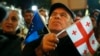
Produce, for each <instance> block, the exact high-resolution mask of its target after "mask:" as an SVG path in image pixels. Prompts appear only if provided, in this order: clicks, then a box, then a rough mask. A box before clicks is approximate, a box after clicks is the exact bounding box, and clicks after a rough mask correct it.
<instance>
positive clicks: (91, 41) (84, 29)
mask: <svg viewBox="0 0 100 56" xmlns="http://www.w3.org/2000/svg"><path fill="white" fill-rule="evenodd" d="M66 31H67V34H68V35H69V37H70V38H71V40H72V42H73V43H74V45H75V47H76V48H77V50H78V51H79V53H80V54H81V55H86V54H88V53H91V54H94V53H95V51H96V50H97V48H98V45H99V44H98V42H97V40H96V38H95V36H94V32H93V26H92V22H91V20H90V18H89V16H86V17H84V18H82V19H81V20H80V21H78V22H76V23H75V24H73V25H72V26H70V27H69V28H67V29H66Z"/></svg>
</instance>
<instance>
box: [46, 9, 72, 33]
mask: <svg viewBox="0 0 100 56" xmlns="http://www.w3.org/2000/svg"><path fill="white" fill-rule="evenodd" d="M71 24H72V19H71V17H70V15H69V13H67V12H66V11H65V10H64V9H62V8H57V9H55V10H54V11H53V12H52V14H51V16H50V19H49V24H48V28H49V29H50V31H51V32H56V33H57V32H60V31H61V30H63V29H65V28H67V27H69V26H70V25H71Z"/></svg>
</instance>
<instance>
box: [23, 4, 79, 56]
mask: <svg viewBox="0 0 100 56" xmlns="http://www.w3.org/2000/svg"><path fill="white" fill-rule="evenodd" d="M73 18H74V14H73V13H72V11H71V10H70V9H69V8H68V7H66V6H65V5H63V4H61V3H55V4H53V5H52V6H51V9H50V12H49V21H48V28H49V30H50V33H47V34H43V35H42V36H41V37H40V38H39V39H37V40H35V41H33V42H31V43H30V44H28V45H26V46H25V48H24V50H23V53H22V54H23V56H43V55H46V56H68V55H70V56H80V54H79V53H78V51H77V49H76V48H75V46H74V45H73V43H72V41H71V39H70V38H69V36H67V34H66V33H65V32H63V33H62V34H60V35H59V36H56V35H57V34H58V33H59V32H60V31H62V30H63V29H65V28H67V27H69V26H70V25H72V24H73Z"/></svg>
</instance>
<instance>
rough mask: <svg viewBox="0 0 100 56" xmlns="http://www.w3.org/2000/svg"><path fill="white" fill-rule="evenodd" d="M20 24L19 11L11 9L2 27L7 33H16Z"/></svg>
mask: <svg viewBox="0 0 100 56" xmlns="http://www.w3.org/2000/svg"><path fill="white" fill-rule="evenodd" d="M18 25H19V16H18V11H15V10H11V11H9V14H8V16H7V18H5V19H4V20H3V22H2V29H3V31H4V32H7V33H15V32H16V30H17V29H18Z"/></svg>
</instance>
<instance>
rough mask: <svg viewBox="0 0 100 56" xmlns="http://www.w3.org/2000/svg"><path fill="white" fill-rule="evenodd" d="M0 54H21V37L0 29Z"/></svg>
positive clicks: (17, 55) (1, 55) (16, 55)
mask: <svg viewBox="0 0 100 56" xmlns="http://www.w3.org/2000/svg"><path fill="white" fill-rule="evenodd" d="M0 56H21V39H20V38H19V37H18V36H17V35H12V34H7V33H3V32H2V30H0Z"/></svg>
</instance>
